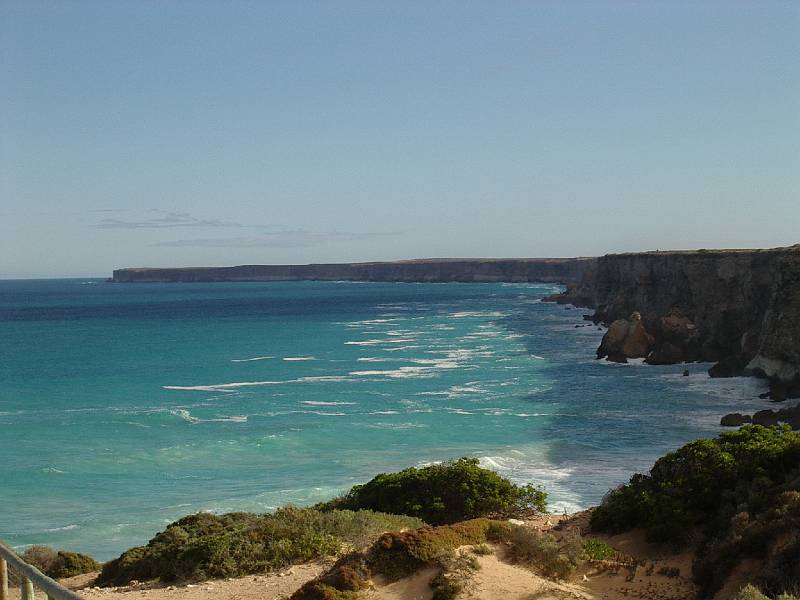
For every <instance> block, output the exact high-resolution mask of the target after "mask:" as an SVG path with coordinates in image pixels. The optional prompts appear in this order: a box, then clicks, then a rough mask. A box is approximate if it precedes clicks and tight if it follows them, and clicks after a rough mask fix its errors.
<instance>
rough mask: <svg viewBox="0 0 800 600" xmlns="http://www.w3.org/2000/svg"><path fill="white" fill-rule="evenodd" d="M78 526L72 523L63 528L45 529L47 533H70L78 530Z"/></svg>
mask: <svg viewBox="0 0 800 600" xmlns="http://www.w3.org/2000/svg"><path fill="white" fill-rule="evenodd" d="M78 527H79V525H75V524H74V523H73V524H71V525H64V527H51V528H50V529H45V531H46V532H47V533H54V532H56V531H72V530H73V529H78Z"/></svg>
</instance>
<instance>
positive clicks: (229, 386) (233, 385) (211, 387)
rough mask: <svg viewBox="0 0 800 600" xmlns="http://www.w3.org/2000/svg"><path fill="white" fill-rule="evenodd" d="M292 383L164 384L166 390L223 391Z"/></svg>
mask: <svg viewBox="0 0 800 600" xmlns="http://www.w3.org/2000/svg"><path fill="white" fill-rule="evenodd" d="M281 383H290V382H289V381H234V382H232V383H216V384H212V385H164V386H161V387H162V388H163V389H165V390H181V391H192V392H222V391H225V390H232V389H236V388H240V387H254V386H259V385H278V384H281Z"/></svg>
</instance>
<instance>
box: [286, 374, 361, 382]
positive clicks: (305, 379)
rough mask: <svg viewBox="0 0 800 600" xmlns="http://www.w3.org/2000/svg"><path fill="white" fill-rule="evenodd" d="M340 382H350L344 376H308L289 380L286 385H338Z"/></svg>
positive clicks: (348, 378) (349, 379)
mask: <svg viewBox="0 0 800 600" xmlns="http://www.w3.org/2000/svg"><path fill="white" fill-rule="evenodd" d="M340 381H351V378H350V377H347V376H346V375H310V376H307V377H300V378H298V379H290V380H289V381H287V382H286V383H338V382H340Z"/></svg>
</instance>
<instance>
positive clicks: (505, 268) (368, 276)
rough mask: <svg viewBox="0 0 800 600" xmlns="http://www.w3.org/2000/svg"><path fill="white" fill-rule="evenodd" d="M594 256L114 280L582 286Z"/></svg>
mask: <svg viewBox="0 0 800 600" xmlns="http://www.w3.org/2000/svg"><path fill="white" fill-rule="evenodd" d="M594 260H595V259H593V258H525V259H463V260H462V259H430V260H408V261H397V262H373V263H344V264H312V265H244V266H238V267H190V268H182V269H149V268H141V269H118V270H116V271H114V275H113V277H112V281H114V282H117V283H129V282H196V281H297V280H327V281H409V282H449V281H459V282H529V281H543V282H554V283H564V284H577V283H578V282H579V281H581V280H582V278H583V274H584V271H585V270H586V269H587V267H589V266H591V265H592V264H594Z"/></svg>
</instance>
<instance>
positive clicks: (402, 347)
mask: <svg viewBox="0 0 800 600" xmlns="http://www.w3.org/2000/svg"><path fill="white" fill-rule="evenodd" d="M416 348H419V346H396V347H395V348H384V350H385V351H386V352H400V351H402V350H414V349H416Z"/></svg>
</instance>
